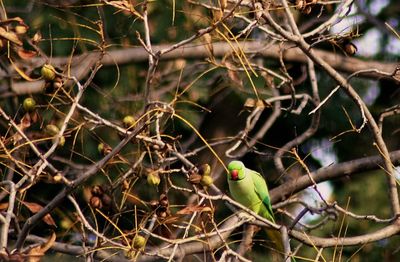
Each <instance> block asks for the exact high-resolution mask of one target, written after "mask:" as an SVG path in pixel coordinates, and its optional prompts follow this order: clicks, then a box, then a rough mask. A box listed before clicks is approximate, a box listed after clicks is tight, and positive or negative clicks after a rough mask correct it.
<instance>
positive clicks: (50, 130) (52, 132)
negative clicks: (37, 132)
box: [45, 125, 60, 136]
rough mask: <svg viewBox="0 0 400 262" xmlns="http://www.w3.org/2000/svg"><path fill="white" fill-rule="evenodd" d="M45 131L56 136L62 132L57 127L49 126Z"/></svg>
mask: <svg viewBox="0 0 400 262" xmlns="http://www.w3.org/2000/svg"><path fill="white" fill-rule="evenodd" d="M45 131H46V133H47V134H49V135H51V136H55V135H57V134H58V133H59V132H60V129H59V128H58V127H57V126H56V125H47V126H46V128H45Z"/></svg>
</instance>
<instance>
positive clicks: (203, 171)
mask: <svg viewBox="0 0 400 262" xmlns="http://www.w3.org/2000/svg"><path fill="white" fill-rule="evenodd" d="M199 174H200V175H202V176H209V175H210V174H211V167H210V165H209V164H203V165H201V166H200V167H199Z"/></svg>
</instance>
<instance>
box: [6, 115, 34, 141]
mask: <svg viewBox="0 0 400 262" xmlns="http://www.w3.org/2000/svg"><path fill="white" fill-rule="evenodd" d="M17 126H18V128H19V129H20V130H21V131H22V132H24V130H25V129H27V128H28V127H30V126H31V116H30V114H29V113H26V114H25V115H24V116H23V117H22V119H21V122H20V123H19V124H18V125H17ZM11 139H12V140H13V143H14V145H15V144H17V143H18V141H20V140H21V139H22V136H21V134H20V133H19V132H17V133H15V134H14V135H13V136H12V138H11Z"/></svg>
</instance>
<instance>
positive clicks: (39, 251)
mask: <svg viewBox="0 0 400 262" xmlns="http://www.w3.org/2000/svg"><path fill="white" fill-rule="evenodd" d="M55 240H56V233H54V232H53V234H52V235H51V236H50V238H49V239H48V240H47V242H46V243H43V244H42V245H40V246H37V247H34V248H32V249H31V250H29V253H28V256H29V259H28V262H39V261H40V259H41V258H42V257H43V256H44V254H45V253H46V251H47V250H49V249H50V248H51V247H52V246H53V244H54V242H55Z"/></svg>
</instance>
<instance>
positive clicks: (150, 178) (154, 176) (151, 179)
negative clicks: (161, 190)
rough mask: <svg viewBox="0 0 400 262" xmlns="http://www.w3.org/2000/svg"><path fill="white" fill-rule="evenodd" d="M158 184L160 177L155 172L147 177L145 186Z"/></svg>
mask: <svg viewBox="0 0 400 262" xmlns="http://www.w3.org/2000/svg"><path fill="white" fill-rule="evenodd" d="M160 182H161V180H160V176H159V175H158V173H157V172H156V171H153V172H151V173H149V174H148V175H147V184H149V185H150V186H158V185H159V184H160Z"/></svg>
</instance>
